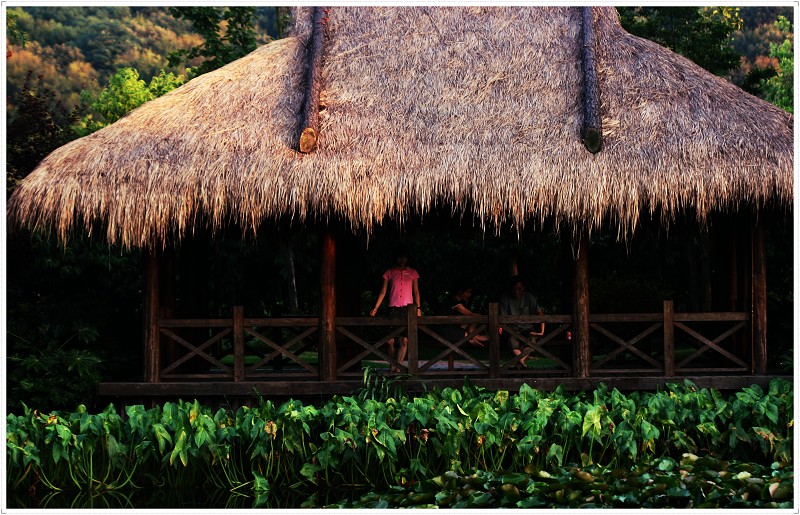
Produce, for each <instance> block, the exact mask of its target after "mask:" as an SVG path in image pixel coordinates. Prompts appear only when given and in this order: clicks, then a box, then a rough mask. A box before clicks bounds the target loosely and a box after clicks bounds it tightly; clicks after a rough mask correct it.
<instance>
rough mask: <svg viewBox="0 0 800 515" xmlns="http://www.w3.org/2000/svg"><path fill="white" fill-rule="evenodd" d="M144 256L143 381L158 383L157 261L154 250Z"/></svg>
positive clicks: (159, 349)
mask: <svg viewBox="0 0 800 515" xmlns="http://www.w3.org/2000/svg"><path fill="white" fill-rule="evenodd" d="M144 252H145V256H144V260H145V262H144V267H145V270H144V299H143V300H144V309H143V312H144V382H145V383H158V382H159V380H160V378H159V371H160V367H161V363H160V357H161V337H160V336H161V333H160V332H159V329H158V314H159V308H158V261H159V255H158V252H157V251H156V250H145V251H144Z"/></svg>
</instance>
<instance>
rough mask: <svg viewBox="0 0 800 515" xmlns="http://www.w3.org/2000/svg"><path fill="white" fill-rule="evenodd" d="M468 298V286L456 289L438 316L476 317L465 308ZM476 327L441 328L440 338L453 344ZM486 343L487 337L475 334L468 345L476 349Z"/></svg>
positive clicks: (469, 291)
mask: <svg viewBox="0 0 800 515" xmlns="http://www.w3.org/2000/svg"><path fill="white" fill-rule="evenodd" d="M470 298H472V288H471V287H470V286H466V285H464V286H461V287H458V288H456V289H455V293H454V294H453V295H451V296H450V297H448V299H447V301H446V302H445V303H444V304H443V306H442V308H441V309H440V311H439V314H440V315H449V316H454V315H459V316H478V315H477V313H473V312H472V311H470V309H469V308H468V307H467V306H466V304H468V303H469V299H470ZM476 327H477V326H476V325H475V324H461V325H458V326H455V325H452V326H443V327H442V336H443V337H445V338H447V339H448V340H450V341H451V342H453V343H455V342H457V341H459V340H460V339H461V338H463V337H464V336H466V335H468V334H470V333H472V332H473V331H474V330H475V328H476ZM487 341H489V337H488V336H486V335H485V334H476V335H475V336H473V337H472V338H470V340H469V343H471V344H472V345H475V346H478V347H484V346H485V343H486V342H487Z"/></svg>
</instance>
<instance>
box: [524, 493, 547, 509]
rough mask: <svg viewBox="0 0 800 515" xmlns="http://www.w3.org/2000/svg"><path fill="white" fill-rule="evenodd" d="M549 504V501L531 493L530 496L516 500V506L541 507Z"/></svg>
mask: <svg viewBox="0 0 800 515" xmlns="http://www.w3.org/2000/svg"><path fill="white" fill-rule="evenodd" d="M549 504H550V503H548V502H547V501H545V500H543V499H541V498H540V497H539V496H536V495H531V496H530V497H527V498H525V499H522V500H520V501H517V508H523V509H525V508H541V507H543V506H548V505H549Z"/></svg>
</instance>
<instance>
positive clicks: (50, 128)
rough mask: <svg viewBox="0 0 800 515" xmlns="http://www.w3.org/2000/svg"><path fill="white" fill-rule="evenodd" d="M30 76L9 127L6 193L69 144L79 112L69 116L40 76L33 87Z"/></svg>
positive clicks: (31, 76) (30, 73)
mask: <svg viewBox="0 0 800 515" xmlns="http://www.w3.org/2000/svg"><path fill="white" fill-rule="evenodd" d="M32 79H33V72H28V76H27V78H26V79H25V84H24V86H23V88H22V91H21V93H20V95H19V96H20V99H19V109H18V110H17V113H16V116H14V118H13V119H11V120H10V122H9V124H8V127H7V129H8V136H7V138H8V140H7V146H6V152H7V158H8V167H7V170H6V190H7V192H8V193H9V194H10V192H11V191H12V190H13V189H14V188H15V187H16V186H17V184H18V183H19V181H21V180H22V179H23V178H24V177H26V176H27V175H28V174H29V173H30V172H31V171H32V170H33V169H34V167H36V165H37V164H39V162H40V161H41V160H42V159H43V158H44V157H45V156H46V155H47V154H49V153H50V152H51V151H52V150H54V149H55V148H58V147H60V146H61V145H63V144H65V143H67V142H68V141H70V140H71V139H72V138H73V137H74V134H73V131H72V129H71V126H72V124H73V123H74V122H75V120H77V118H78V111H77V110H73V111H71V112H67V110H66V109H64V107H63V106H62V105H61V102H59V101H58V100H57V99H56V98H55V95H54V94H53V92H52V91H50V90H49V89H47V88H45V87H44V79H43V77H42V76H41V75H40V76H39V77H38V78H37V82H36V84H35V85H33V84H32Z"/></svg>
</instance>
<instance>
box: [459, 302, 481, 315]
mask: <svg viewBox="0 0 800 515" xmlns="http://www.w3.org/2000/svg"><path fill="white" fill-rule="evenodd" d="M453 310H454V311H455V312H457V313H458V314H459V315H464V316H477V313H473V312H472V311H470V310H469V309H467V307H466V306H465V305H464V304H462V303H460V302H459V303H458V304H456V305H455V306H453Z"/></svg>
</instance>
